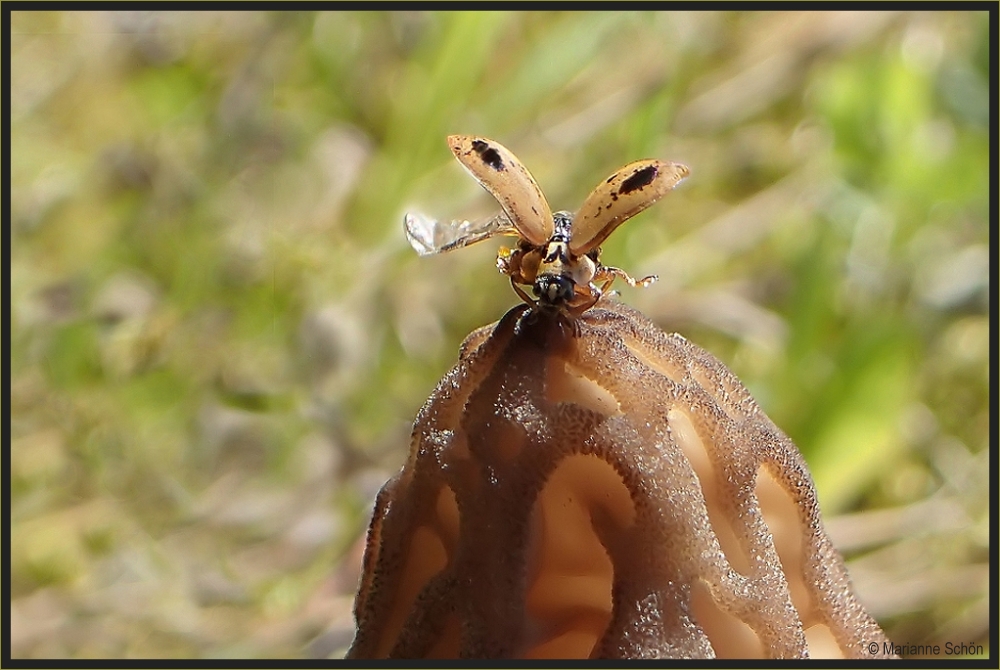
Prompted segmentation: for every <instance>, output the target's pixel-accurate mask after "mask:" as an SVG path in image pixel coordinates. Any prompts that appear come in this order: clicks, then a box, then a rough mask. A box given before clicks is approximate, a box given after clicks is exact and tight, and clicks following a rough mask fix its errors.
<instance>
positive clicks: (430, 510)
mask: <svg viewBox="0 0 1000 670" xmlns="http://www.w3.org/2000/svg"><path fill="white" fill-rule="evenodd" d="M355 615H356V618H357V624H358V630H357V634H356V637H355V639H354V643H353V645H352V647H351V649H350V651H349V653H348V657H349V658H455V657H466V658H588V657H593V658H705V657H724V658H799V657H814V658H815V657H834V658H838V657H848V658H872V657H873V656H872V655H871V654H869V652H868V646H867V645H869V644H871V643H875V644H877V646H878V649H879V655H881V653H882V650H883V649H884V646H883V642H884V641H885V637H884V635H883V633H882V631H881V629H880V628H879V626H878V624H877V623H876V622H875V621H874V620H873V619H872V618H871V617H870V616H868V614H867V613H866V612H865V610H864V609H863V607H862V606H861V604H860V603H859V602H858V600H857V598H856V597H855V595H854V593H853V591H852V589H851V584H850V581H849V579H848V575H847V572H846V570H845V568H844V564H843V561H842V559H841V557H840V556H839V555H838V554H837V552H836V551H835V550H834V548H833V546H832V545H831V543H830V540H829V538H828V537H827V536H826V534H825V532H824V530H823V526H822V523H821V521H820V513H819V506H818V503H817V499H816V491H815V487H814V486H813V482H812V478H811V476H810V474H809V471H808V470H807V468H806V464H805V462H804V461H803V459H802V456H801V455H800V453H799V451H798V449H797V448H796V447H795V445H794V444H793V443H792V442H791V440H790V439H789V438H788V437H787V436H786V435H785V434H784V433H782V432H781V431H780V430H779V429H778V428H777V427H776V426H775V425H774V424H773V423H772V422H771V420H770V419H768V418H767V416H765V414H764V413H763V412H762V411H761V409H760V408H759V407H758V406H757V404H756V403H755V402H754V400H753V399H752V398H751V397H750V394H749V393H748V392H747V390H746V388H744V386H743V385H742V384H741V383H740V381H739V380H738V379H737V378H736V377H735V375H733V374H732V373H731V372H730V371H729V370H728V369H727V368H726V367H725V366H724V365H723V364H722V363H721V362H719V361H718V360H717V359H716V358H714V357H713V356H711V355H710V354H709V353H707V352H706V351H704V350H703V349H701V348H699V347H697V346H695V345H693V344H691V343H690V342H688V341H687V340H685V339H684V338H683V337H681V336H679V335H676V334H673V335H668V334H666V333H664V332H663V331H661V330H660V329H659V328H657V327H656V326H655V325H654V324H653V323H651V322H650V321H649V320H647V319H646V318H645V317H644V316H643V315H641V314H640V313H639V312H637V311H635V310H632V309H631V308H628V307H625V306H623V305H621V304H620V303H617V302H615V301H613V300H609V299H604V300H602V301H601V302H600V303H599V306H598V307H596V308H594V309H591V310H590V311H588V312H586V313H585V314H583V315H582V316H581V317H580V318H579V319H577V320H576V321H575V323H573V322H570V321H569V320H568V319H567V317H563V316H560V315H558V314H555V313H551V312H545V311H538V310H531V309H529V308H528V307H527V306H525V305H520V306H518V307H515V308H513V309H512V310H511V311H510V312H508V313H507V314H506V316H504V318H503V319H501V320H500V321H499V322H498V323H496V324H494V325H492V326H487V327H485V328H481V329H479V330H477V331H475V332H473V333H472V334H471V335H470V336H469V337H468V338H467V340H466V341H465V343H464V344H463V345H462V350H461V354H460V359H459V362H458V364H457V365H456V366H455V367H454V368H453V369H452V370H451V371H450V372H448V374H447V375H445V377H444V379H442V380H441V382H440V383H439V384H438V386H437V388H436V389H435V390H434V392H433V393H432V394H431V396H430V398H429V399H428V400H427V402H426V403H425V405H424V406H423V408H422V409H421V410H420V413H419V415H418V416H417V419H416V421H415V423H414V428H413V434H412V438H411V443H410V453H409V458H408V459H407V462H406V464H405V465H404V466H403V468H402V470H401V471H400V473H399V474H398V475H397V476H395V477H394V478H393V479H391V480H390V481H389V482H387V483H386V485H385V486H384V487H383V489H382V491H381V492H380V494H379V495H378V498H377V500H376V504H375V511H374V515H373V518H372V522H371V526H370V528H369V532H368V541H367V549H366V552H365V558H364V567H363V573H362V577H361V583H360V585H359V590H358V595H357V599H356V602H355Z"/></svg>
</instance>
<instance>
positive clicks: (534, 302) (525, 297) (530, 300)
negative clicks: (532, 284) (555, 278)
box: [510, 275, 538, 307]
mask: <svg viewBox="0 0 1000 670" xmlns="http://www.w3.org/2000/svg"><path fill="white" fill-rule="evenodd" d="M510 285H511V287H512V288H513V289H514V292H515V293H517V294H518V295H519V296H521V300H523V301H524V302H526V303H528V304H529V305H531V306H532V307H537V306H538V301H537V300H534V299H533V298H531V296H529V295H528V294H527V293H525V292H524V289H522V288H521V287H520V286H518V285H517V283H516V282H515V281H514V276H513V275H511V278H510Z"/></svg>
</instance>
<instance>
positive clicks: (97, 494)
mask: <svg viewBox="0 0 1000 670" xmlns="http://www.w3.org/2000/svg"><path fill="white" fill-rule="evenodd" d="M11 25H12V32H11V35H10V53H11V74H12V81H11V88H10V107H11V131H12V132H11V138H10V141H11V145H10V148H11V192H10V208H11V214H12V219H11V247H10V252H11V271H10V293H11V299H12V302H11V330H10V333H11V347H12V350H11V358H10V367H9V370H10V385H11V438H12V440H11V453H10V470H9V477H10V491H11V500H10V519H11V534H10V541H11V592H10V598H11V643H12V654H13V655H14V656H15V657H73V658H86V657H132V658H137V657H171V658H180V657H200V658H220V657H257V658H274V657H283V656H293V657H307V658H308V657H327V656H336V655H339V654H342V653H343V651H344V648H345V647H346V645H347V644H348V643H349V642H350V639H351V637H352V634H353V621H352V618H351V612H350V607H351V601H352V598H353V591H354V588H355V585H356V579H357V574H358V569H359V568H358V562H359V559H360V554H359V553H358V552H359V548H360V545H359V544H358V539H359V537H360V536H361V535H362V534H363V532H364V529H365V524H366V515H367V514H368V508H369V506H370V504H371V501H372V499H373V496H374V494H375V492H376V491H377V489H378V487H379V486H380V485H381V483H382V482H383V481H384V480H385V479H386V478H387V477H389V476H390V475H391V474H393V473H394V472H395V471H396V470H397V469H398V468H399V467H400V465H401V464H402V462H403V459H404V456H405V450H406V448H407V443H408V435H409V427H410V422H411V421H412V418H413V416H414V415H415V413H416V411H417V409H418V408H419V407H420V405H421V404H422V402H423V400H424V399H425V398H426V397H427V395H428V394H429V393H430V391H431V389H432V388H433V386H434V384H435V383H436V381H437V380H438V379H439V378H440V377H441V376H442V375H443V374H444V373H445V371H446V370H448V368H449V367H450V366H451V365H453V364H454V362H455V360H456V356H457V350H458V346H459V344H460V343H461V341H462V339H463V338H464V336H465V335H466V334H468V332H469V331H470V330H472V329H473V328H475V327H478V326H481V325H484V324H487V323H490V322H492V321H495V320H496V319H498V318H499V317H500V316H501V315H502V314H503V313H504V311H505V310H506V309H508V308H509V307H511V306H513V305H514V304H516V303H517V302H518V301H517V298H516V296H515V295H514V293H513V292H512V291H511V290H510V287H509V285H508V283H507V281H506V279H505V278H504V277H501V276H500V275H498V274H497V272H496V269H495V268H494V265H493V260H494V256H495V253H496V248H497V246H499V244H500V242H493V241H491V242H487V243H484V244H481V245H478V246H475V247H470V248H467V249H464V250H462V251H461V252H457V253H453V254H449V255H445V256H438V257H431V258H418V257H417V256H416V254H415V253H413V252H412V250H411V249H410V248H409V247H408V246H407V244H406V242H405V239H404V237H403V232H402V215H403V212H404V211H406V210H407V208H410V207H415V208H418V209H420V210H421V211H425V212H427V213H429V214H431V215H433V216H435V217H439V218H447V217H457V216H462V217H471V216H477V215H480V214H484V215H485V214H490V213H492V212H493V211H495V209H496V208H495V203H491V202H490V201H489V197H488V196H486V195H485V193H483V192H482V190H481V189H480V188H479V186H478V185H477V184H476V183H475V182H474V181H473V180H472V179H471V178H470V177H469V176H468V175H467V174H466V173H465V171H464V170H463V169H462V168H461V167H460V166H459V165H458V163H457V162H456V161H455V160H454V159H453V158H452V156H451V154H450V152H449V151H448V149H447V147H446V145H445V142H444V138H445V136H446V135H448V134H450V133H466V134H480V135H485V136H488V137H491V138H494V139H497V140H499V141H501V142H502V143H503V144H505V145H506V146H507V147H509V148H510V149H511V150H512V151H514V153H516V154H517V155H518V156H519V157H520V158H521V160H522V161H523V162H524V163H525V164H526V165H527V166H528V167H529V168H530V169H531V171H532V172H533V173H534V175H535V177H536V178H537V179H538V181H539V183H540V184H541V186H542V188H543V190H544V191H545V192H546V194H547V196H548V199H549V201H550V203H551V204H552V206H553V209H570V210H572V209H575V208H576V207H577V206H579V204H580V203H581V202H582V200H583V198H584V196H585V195H586V194H587V193H588V192H589V191H590V189H591V188H592V187H593V186H594V185H595V184H596V183H597V182H598V181H599V180H601V179H603V178H604V177H606V176H607V175H608V174H610V173H611V172H612V171H613V170H615V169H616V168H618V167H619V166H621V165H623V164H625V163H627V162H630V161H632V160H635V159H638V158H645V157H659V158H663V159H667V160H674V161H679V162H683V163H686V164H687V165H688V166H690V168H691V171H692V176H691V177H690V179H688V180H687V181H686V182H685V183H684V184H683V185H682V186H681V187H679V188H678V189H677V190H676V191H675V192H674V193H672V194H671V195H670V196H669V197H667V198H666V199H664V200H663V201H662V202H661V203H660V204H658V205H656V206H655V207H653V208H651V209H650V210H648V211H647V212H645V213H643V214H642V215H640V216H639V217H636V219H634V220H633V221H631V222H629V223H628V224H626V225H625V226H623V227H622V228H621V229H619V231H618V232H616V233H615V235H613V236H612V237H611V238H610V239H609V241H608V242H607V243H606V244H605V246H604V255H603V258H604V260H605V262H607V263H609V264H612V265H617V266H619V267H622V268H624V269H626V270H628V271H629V272H631V273H632V274H634V275H636V276H641V275H644V274H650V273H657V274H659V276H660V281H659V282H658V283H657V284H655V285H654V286H653V287H651V288H649V289H645V290H640V289H629V288H628V287H627V286H619V289H620V290H621V292H622V299H623V300H624V301H625V302H627V303H629V304H632V305H634V306H636V307H638V308H640V309H641V310H642V311H644V312H645V313H646V314H647V315H649V316H650V317H651V318H653V319H654V320H656V321H657V322H658V323H659V324H660V325H661V326H662V327H663V328H664V329H666V330H668V331H675V330H676V331H678V332H681V333H682V334H684V335H685V336H686V337H687V338H688V339H690V340H692V341H694V342H696V343H698V344H700V345H701V346H703V347H705V348H706V349H708V350H709V351H711V352H712V353H714V354H715V355H716V356H717V357H719V358H720V359H722V360H723V361H724V362H726V364H727V365H729V366H730V367H731V368H732V369H733V370H734V371H735V372H736V373H737V374H738V375H739V376H740V378H741V379H742V380H743V381H744V383H745V384H746V385H747V386H748V387H749V388H750V390H751V391H752V393H753V394H754V396H755V397H756V398H757V399H758V401H759V402H760V403H761V405H762V406H763V407H764V409H765V410H766V411H767V413H768V414H769V415H770V417H771V418H772V419H773V420H774V421H775V423H777V424H778V425H779V426H781V427H782V428H783V429H784V430H785V431H786V432H787V433H788V434H789V435H791V437H792V438H793V439H794V440H795V442H796V443H797V444H798V445H799V447H800V448H801V449H802V451H803V453H804V454H805V456H806V458H807V460H808V461H809V464H810V466H811V468H812V471H813V474H814V476H815V479H816V481H817V484H818V486H819V488H820V494H821V502H822V504H823V508H824V512H825V514H826V519H827V525H828V527H829V530H830V532H831V534H832V535H833V537H834V539H835V541H836V543H837V544H838V546H840V547H841V549H842V550H843V551H844V552H845V554H846V555H847V556H848V557H849V559H850V563H849V565H850V569H851V573H852V576H853V579H854V581H855V585H856V587H857V589H858V592H859V594H860V596H861V598H862V600H863V601H865V602H866V604H867V605H868V607H869V608H870V611H871V612H872V613H873V614H874V615H875V616H876V618H878V619H879V620H880V622H882V624H883V625H884V627H885V628H886V630H887V632H888V633H889V635H890V637H891V638H893V639H894V641H895V642H897V643H900V644H927V643H938V644H942V645H943V644H944V643H945V642H952V643H962V642H964V643H967V644H968V643H978V644H983V645H986V650H987V651H988V628H989V611H988V592H989V588H988V563H987V561H988V552H989V525H990V518H989V502H990V501H989V471H990V467H991V463H990V459H989V446H988V434H989V432H990V420H989V407H988V398H989V391H988V377H989V354H988V349H989V345H990V330H989V322H988V314H987V312H988V303H989V281H990V280H989V276H990V273H989V270H990V268H989V253H988V238H989V226H988V216H989V204H988V190H989V188H990V186H991V184H990V181H989V158H988V157H989V151H990V147H989V129H990V128H989V126H990V119H991V118H993V119H994V120H995V116H992V117H991V114H992V113H993V112H992V111H991V109H990V102H989V99H990V94H989V88H990V82H991V75H990V65H991V63H990V60H989V53H990V37H991V35H990V25H989V16H988V15H987V14H986V13H985V12H981V13H967V12H949V13H931V12H928V13H923V12H921V13H894V12H890V13H877V12H871V13H830V14H827V13H715V12H704V13H701V12H696V13H691V12H677V13H573V12H555V13H548V12H545V13H492V12H483V13H423V12H401V13H382V12H360V13H318V14H317V13H263V12H261V13H209V12H205V13H201V12H199V13H130V12H121V13H106V12H87V13H73V12H64V13H63V12H55V13H50V12H37V13H36V12H15V13H13V14H12V21H11ZM994 37H995V36H994Z"/></svg>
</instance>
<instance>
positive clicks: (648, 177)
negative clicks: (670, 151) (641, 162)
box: [618, 165, 657, 195]
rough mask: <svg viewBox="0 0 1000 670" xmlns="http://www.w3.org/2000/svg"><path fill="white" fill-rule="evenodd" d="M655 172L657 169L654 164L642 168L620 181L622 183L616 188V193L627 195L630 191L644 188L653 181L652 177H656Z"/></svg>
mask: <svg viewBox="0 0 1000 670" xmlns="http://www.w3.org/2000/svg"><path fill="white" fill-rule="evenodd" d="M656 172H657V170H656V166H655V165H650V166H648V167H644V168H642V169H641V170H639V171H637V172H636V173H635V174H634V175H632V176H631V177H629V178H628V179H626V180H625V181H623V182H622V185H621V186H620V187H619V188H618V193H620V194H621V195H628V194H629V193H631V192H632V191H638V190H639V189H643V188H646V187H647V186H649V185H650V184H651V183H652V182H653V180H654V179H656Z"/></svg>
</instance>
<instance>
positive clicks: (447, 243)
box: [403, 212, 518, 256]
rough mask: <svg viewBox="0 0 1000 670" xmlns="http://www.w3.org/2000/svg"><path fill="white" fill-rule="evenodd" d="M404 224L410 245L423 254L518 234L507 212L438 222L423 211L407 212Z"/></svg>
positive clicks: (428, 254) (437, 252)
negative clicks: (466, 219) (471, 219)
mask: <svg viewBox="0 0 1000 670" xmlns="http://www.w3.org/2000/svg"><path fill="white" fill-rule="evenodd" d="M403 225H404V228H405V230H406V239H407V240H409V242H410V246H412V247H413V249H414V250H415V251H416V252H417V253H418V254H420V255H421V256H430V255H432V254H440V253H444V252H446V251H451V250H452V249H461V248H462V247H467V246H469V245H470V244H475V243H476V242H482V241H483V240H488V239H489V238H491V237H494V236H496V235H513V236H518V232H517V229H516V228H515V227H514V224H513V223H511V221H510V218H508V216H507V215H506V214H498V215H496V216H494V217H493V218H490V219H486V220H485V221H437V220H435V219H432V218H431V217H429V216H427V215H426V214H422V213H420V212H407V213H406V216H405V217H403Z"/></svg>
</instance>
